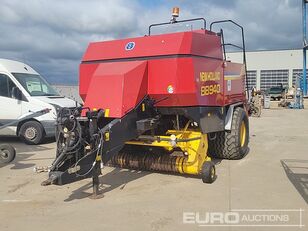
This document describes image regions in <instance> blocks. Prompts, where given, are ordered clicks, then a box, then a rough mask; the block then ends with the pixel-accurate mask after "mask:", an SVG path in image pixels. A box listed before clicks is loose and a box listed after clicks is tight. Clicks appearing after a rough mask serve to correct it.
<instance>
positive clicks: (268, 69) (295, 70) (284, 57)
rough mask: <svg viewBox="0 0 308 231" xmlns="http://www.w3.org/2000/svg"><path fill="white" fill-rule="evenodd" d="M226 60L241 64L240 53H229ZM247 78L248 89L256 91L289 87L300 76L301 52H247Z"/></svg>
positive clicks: (296, 50)
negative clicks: (281, 86)
mask: <svg viewBox="0 0 308 231" xmlns="http://www.w3.org/2000/svg"><path fill="white" fill-rule="evenodd" d="M226 56H227V60H232V61H234V62H242V61H243V55H242V52H229V53H227V54H226ZM246 60H247V70H248V72H247V78H248V85H249V88H251V87H252V86H256V87H257V89H258V90H266V89H268V88H270V87H272V86H277V85H278V84H280V83H281V84H282V85H283V86H286V87H290V86H292V85H293V84H294V83H295V81H296V76H297V75H301V74H302V68H303V50H302V49H295V50H271V51H270V50H269V51H248V52H246Z"/></svg>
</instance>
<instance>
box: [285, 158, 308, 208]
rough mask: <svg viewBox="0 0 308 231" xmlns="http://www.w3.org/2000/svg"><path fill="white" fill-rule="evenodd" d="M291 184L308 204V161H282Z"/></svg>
mask: <svg viewBox="0 0 308 231" xmlns="http://www.w3.org/2000/svg"><path fill="white" fill-rule="evenodd" d="M280 162H281V165H282V167H283V168H284V170H285V172H286V175H287V177H288V178H289V180H290V182H291V183H292V184H293V186H294V187H295V188H296V190H297V191H298V193H299V194H300V195H301V196H302V198H303V199H304V200H305V201H306V203H307V204H308V160H295V159H285V160H281V161H280Z"/></svg>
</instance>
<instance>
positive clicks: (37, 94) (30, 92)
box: [0, 59, 77, 144]
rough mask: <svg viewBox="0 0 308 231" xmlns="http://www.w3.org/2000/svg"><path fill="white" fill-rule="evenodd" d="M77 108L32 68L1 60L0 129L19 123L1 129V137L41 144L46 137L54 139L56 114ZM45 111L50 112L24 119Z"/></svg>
mask: <svg viewBox="0 0 308 231" xmlns="http://www.w3.org/2000/svg"><path fill="white" fill-rule="evenodd" d="M76 106H77V102H75V101H73V100H71V99H68V98H65V97H63V96H60V95H59V94H58V93H57V92H56V91H55V90H54V89H53V88H52V87H51V86H50V85H49V84H48V83H47V82H46V80H45V79H44V78H42V76H40V74H39V73H37V72H36V71H35V70H33V69H32V68H31V67H30V66H28V65H26V64H24V63H21V62H17V61H13V60H8V59H0V127H1V126H3V125H6V124H7V125H8V124H9V123H10V124H11V123H12V121H16V120H20V121H19V122H18V123H15V124H13V125H12V126H11V125H10V126H8V127H5V128H3V129H0V135H1V136H20V137H21V138H22V139H23V140H24V141H25V142H26V143H28V144H39V143H40V142H42V140H43V139H44V137H51V136H54V135H55V121H56V117H57V110H59V108H61V107H69V108H72V107H76ZM44 109H49V112H47V113H45V114H40V115H38V116H36V117H34V118H30V119H29V118H28V119H23V117H26V116H27V115H29V114H32V113H33V112H37V111H40V110H44ZM47 111H48V110H47Z"/></svg>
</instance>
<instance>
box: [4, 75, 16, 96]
mask: <svg viewBox="0 0 308 231" xmlns="http://www.w3.org/2000/svg"><path fill="white" fill-rule="evenodd" d="M13 87H16V85H15V84H14V83H13V81H12V80H11V79H10V78H9V77H8V76H6V75H4V74H0V96H4V97H9V98H13V97H12V90H13Z"/></svg>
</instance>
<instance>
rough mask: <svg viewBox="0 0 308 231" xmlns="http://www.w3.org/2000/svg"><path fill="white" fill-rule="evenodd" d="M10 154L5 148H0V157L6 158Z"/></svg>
mask: <svg viewBox="0 0 308 231" xmlns="http://www.w3.org/2000/svg"><path fill="white" fill-rule="evenodd" d="M9 155H10V152H9V151H8V150H6V149H3V150H0V157H1V158H2V159H7V158H8V157H9Z"/></svg>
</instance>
